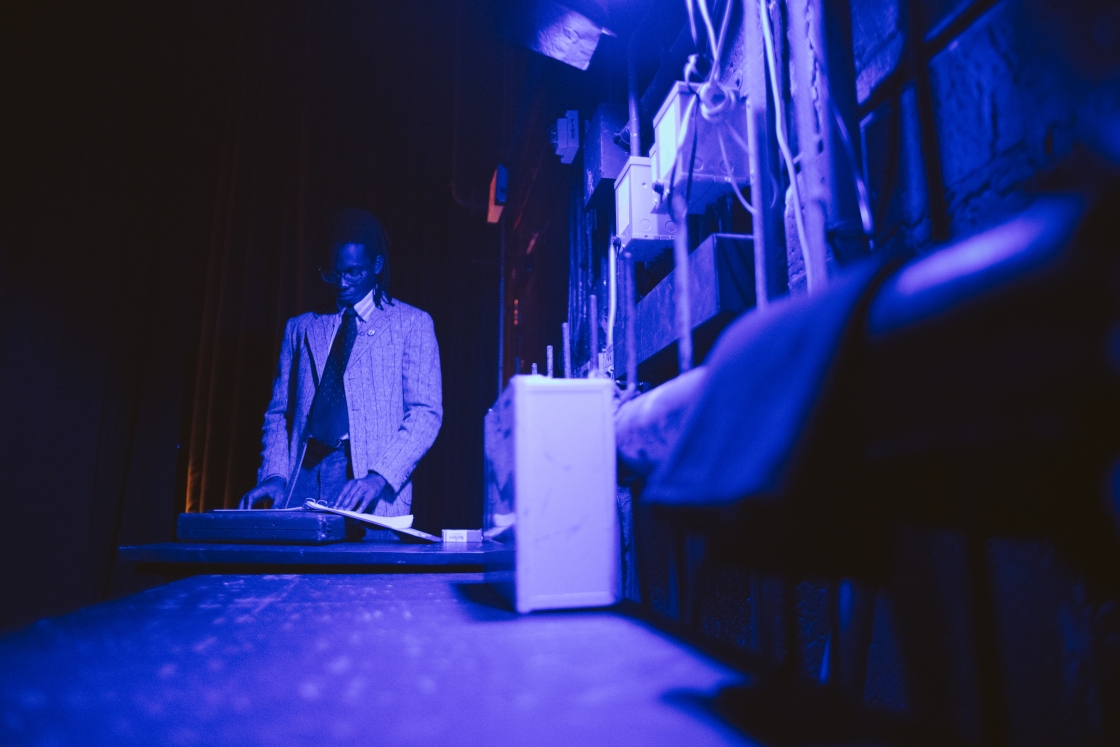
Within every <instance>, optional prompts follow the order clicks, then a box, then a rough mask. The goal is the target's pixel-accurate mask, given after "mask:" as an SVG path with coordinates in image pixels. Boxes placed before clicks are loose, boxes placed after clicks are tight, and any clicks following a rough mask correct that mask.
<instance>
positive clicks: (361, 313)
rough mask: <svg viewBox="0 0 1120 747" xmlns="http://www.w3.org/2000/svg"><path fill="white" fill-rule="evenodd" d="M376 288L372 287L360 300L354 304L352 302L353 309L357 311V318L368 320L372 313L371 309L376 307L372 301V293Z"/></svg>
mask: <svg viewBox="0 0 1120 747" xmlns="http://www.w3.org/2000/svg"><path fill="white" fill-rule="evenodd" d="M376 290H377V289H376V288H374V289H373V290H371V291H370V292H369V293H367V294H366V295H365V296H364V297H363V298H362V300H361V301H358V302H357V303H356V304H354V311H356V312H357V313H358V318H359V319H361V320H362V321H363V322H368V321H369V318H370V316H372V315H373V310H374V309H375V308H376V305H375V304H374V301H373V294H374V291H376Z"/></svg>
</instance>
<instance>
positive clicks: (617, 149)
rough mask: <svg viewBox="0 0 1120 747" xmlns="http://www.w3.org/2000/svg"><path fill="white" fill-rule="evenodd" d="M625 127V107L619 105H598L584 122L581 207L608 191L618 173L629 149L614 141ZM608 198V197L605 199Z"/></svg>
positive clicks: (620, 171) (627, 155) (624, 162)
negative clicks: (587, 121)
mask: <svg viewBox="0 0 1120 747" xmlns="http://www.w3.org/2000/svg"><path fill="white" fill-rule="evenodd" d="M625 126H626V107H625V106H624V105H622V104H600V105H599V107H598V108H597V109H596V110H595V115H594V116H593V117H591V121H590V122H589V123H588V125H587V137H586V138H584V143H583V177H584V178H583V206H584V207H585V208H586V207H587V206H589V205H590V204H591V200H592V199H593V198H595V196H596V195H597V194H599V193H602V192H608V193H609V192H610V188H611V187H613V186H614V181H615V179H617V178H618V175H619V174H620V173H622V167H623V166H625V165H626V159H627V158H628V157H629V155H630V154H629V152H628V151H627V150H625V149H623V147H622V146H621V145H619V144H618V143H616V142H615V137H616V136H617V135H618V133H619V132H620V131H621V130H622V128H623V127H625ZM608 199H609V198H608Z"/></svg>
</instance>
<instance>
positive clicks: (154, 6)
mask: <svg viewBox="0 0 1120 747" xmlns="http://www.w3.org/2000/svg"><path fill="white" fill-rule="evenodd" d="M465 5H466V6H469V4H465ZM468 16H469V14H467V13H466V12H465V11H462V10H460V9H459V8H458V6H457V5H456V4H454V3H446V2H438V1H435V0H419V1H414V2H409V3H393V4H386V3H371V2H360V3H359V2H352V3H330V4H312V3H298V2H286V3H269V4H267V5H258V4H248V3H245V4H217V3H215V4H200V5H196V4H188V3H182V4H177V3H166V4H165V3H140V2H125V3H117V4H113V5H111V6H105V7H96V8H81V7H74V6H71V5H67V6H65V7H61V6H52V5H48V4H43V3H5V4H4V5H3V8H2V10H0V29H2V31H0V33H2V34H3V38H2V39H0V55H2V63H0V69H2V71H3V73H2V75H3V81H2V86H3V88H2V91H0V95H2V101H3V104H2V105H0V132H2V134H3V141H4V142H3V146H2V148H0V153H2V156H0V157H2V159H3V162H2V165H0V173H2V174H3V184H4V194H3V199H2V203H0V204H2V205H3V207H2V211H0V500H2V501H3V519H2V520H0V547H2V548H3V549H2V550H0V552H2V556H0V557H2V558H3V572H2V577H0V578H2V581H0V599H2V600H3V601H2V603H0V629H8V628H12V627H15V626H18V625H21V624H24V623H26V622H29V621H31V620H33V619H36V618H38V617H41V616H43V615H48V614H56V613H61V612H64V611H68V610H70V609H73V608H75V607H77V606H80V605H83V604H89V603H94V602H97V601H100V600H102V599H105V598H107V597H109V596H113V595H116V594H119V593H124V592H127V591H129V590H131V589H133V588H136V585H137V583H139V581H138V580H137V579H134V578H131V577H130V576H129V572H128V570H127V569H125V568H122V567H117V566H116V564H115V562H114V557H115V548H116V547H117V546H118V545H119V544H128V543H136V542H151V541H162V540H169V539H171V538H172V537H173V532H174V523H175V517H176V515H177V514H178V512H179V511H182V510H184V509H186V508H190V509H192V510H198V509H200V508H215V507H221V506H224V505H225V506H228V505H230V504H231V503H232V502H234V501H236V500H237V498H238V497H239V496H240V494H241V493H242V492H244V491H245V490H246V489H248V488H249V487H251V486H252V484H253V482H254V480H255V470H256V467H257V464H258V459H259V456H258V454H259V448H260V440H259V438H260V424H261V418H262V414H263V411H264V406H265V404H266V402H267V398H268V395H269V386H270V381H271V377H272V371H273V367H274V365H275V360H276V355H277V352H278V346H279V336H280V333H281V331H282V329H283V324H284V320H285V319H287V318H288V317H290V316H292V315H295V314H298V313H301V312H303V311H306V310H308V309H311V308H315V307H317V306H321V305H322V304H323V303H329V296H328V295H326V294H325V293H324V288H323V287H322V283H321V282H320V281H318V280H317V277H316V273H315V267H316V266H317V263H316V253H317V252H318V250H319V249H320V236H321V234H322V232H323V229H324V226H325V224H326V222H327V220H328V218H329V215H330V214H331V213H332V212H333V211H334V210H336V209H338V208H340V207H344V206H351V205H353V206H359V207H363V208H366V209H368V210H370V211H371V212H373V213H374V214H375V215H378V216H379V217H381V219H382V220H383V222H384V223H385V225H386V228H387V230H388V233H389V235H390V239H391V241H392V247H391V251H390V261H391V268H392V286H391V291H392V293H393V294H394V295H396V296H398V297H399V298H401V299H402V300H404V301H406V302H408V303H410V304H414V305H416V306H419V307H420V308H422V309H424V310H426V311H428V312H429V313H431V315H432V317H433V318H434V321H435V326H436V333H437V336H438V338H439V344H440V352H441V355H442V365H443V380H444V407H445V416H444V424H443V429H442V431H441V434H440V436H439V439H438V440H437V442H436V445H435V446H434V448H433V449H432V451H431V452H430V453H429V455H428V456H427V457H426V458H425V460H424V461H423V462H422V463H421V466H420V468H419V469H418V471H417V473H416V476H415V482H416V498H415V502H414V511H415V513H416V514H417V522H418V524H419V526H421V527H422V528H425V529H429V530H433V529H435V530H438V529H439V528H440V527H445V526H478V525H479V521H480V513H481V458H482V457H481V423H482V416H483V414H484V413H485V410H486V408H487V406H488V405H489V403H490V402H492V401H493V398H494V396H495V394H496V391H495V388H496V379H497V370H496V359H497V347H496V330H497V307H498V304H497V288H498V275H497V261H496V260H497V246H498V240H497V232H496V228H495V227H493V226H488V225H487V224H486V223H485V222H484V221H483V220H482V219H481V218H480V217H479V215H478V208H479V205H478V203H479V200H480V196H481V197H482V198H484V197H485V190H486V187H487V186H488V182H489V176H490V173H492V170H493V168H494V162H495V154H494V146H493V137H496V133H497V132H498V130H499V127H498V123H497V122H496V121H495V120H496V119H497V117H496V116H495V114H494V111H495V109H494V108H493V107H487V106H485V104H486V101H487V97H488V96H489V97H490V98H489V100H490V101H491V102H493V101H494V100H495V99H496V97H497V93H495V92H496V91H498V90H499V89H498V88H497V86H498V83H499V81H500V68H499V67H498V66H497V61H498V59H499V58H498V56H497V53H496V52H495V51H494V50H495V49H497V46H496V42H495V41H494V40H492V39H490V38H488V37H487V36H486V33H487V31H486V26H485V24H484V23H482V22H481V21H478V20H477V19H472V18H470V17H468ZM457 29H465V31H462V32H459V33H457ZM465 52H466V53H469V54H470V56H471V59H470V63H471V64H468V65H460V66H456V65H455V64H454V62H455V59H456V55H460V56H462V55H463V54H464V53H465ZM456 70H459V72H456ZM456 86H458V87H459V90H466V91H469V96H459V97H457V96H455V95H454V94H455V91H456ZM464 102H465V104H466V105H465V106H464V105H463V104H464ZM457 107H458V109H459V110H457ZM455 123H458V125H457V126H456V124H455ZM456 127H457V129H458V131H459V132H460V133H461V136H460V137H459V138H458V139H456V138H455V137H453V136H452V135H453V130H454V129H456ZM487 133H493V134H491V135H490V138H491V139H490V140H487ZM453 179H454V180H455V185H454V188H452V187H453V185H452V180H453ZM456 197H458V199H459V201H460V202H462V203H466V205H463V204H456ZM471 203H473V204H471Z"/></svg>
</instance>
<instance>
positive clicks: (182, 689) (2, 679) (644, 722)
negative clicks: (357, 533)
mask: <svg viewBox="0 0 1120 747" xmlns="http://www.w3.org/2000/svg"><path fill="white" fill-rule="evenodd" d="M320 549H322V548H320ZM742 681H743V677H742V676H741V675H739V674H737V673H736V672H734V671H733V670H731V669H729V668H727V667H725V666H723V665H721V664H719V663H717V662H715V661H713V660H711V659H708V658H705V657H704V656H701V655H699V654H697V653H696V652H694V651H693V650H690V649H689V648H687V647H685V646H684V645H682V644H680V643H678V642H676V641H674V640H673V639H671V638H669V637H667V636H665V635H663V634H661V633H659V632H657V631H656V630H654V629H652V628H650V627H648V626H647V625H645V624H644V623H642V622H640V621H638V620H635V619H632V618H630V617H627V616H625V615H623V614H620V613H618V612H616V611H609V610H601V611H579V612H563V613H537V614H533V615H523V616H518V615H516V614H514V613H513V612H511V611H510V610H509V609H507V608H506V607H505V606H504V604H503V602H502V601H501V600H500V598H498V597H497V596H495V595H494V594H493V593H492V592H491V591H490V589H489V587H487V586H486V585H485V584H483V583H482V576H481V574H468V573H460V574H444V573H423V574H415V573H414V574H377V573H373V574H339V575H334V574H310V575H287V574H283V575H252V576H248V575H199V576H194V577H191V578H187V579H183V580H180V581H176V582H173V583H169V584H166V585H164V586H160V587H158V588H155V589H150V590H148V591H145V592H141V593H139V594H134V595H132V596H130V597H126V598H124V599H120V600H117V601H113V602H107V603H104V604H99V605H96V606H93V607H89V608H87V609H84V610H81V611H78V612H75V613H73V614H70V615H66V616H64V617H59V618H53V619H46V620H42V621H40V622H38V623H36V624H35V625H32V626H30V627H28V628H26V629H24V630H22V631H19V632H16V633H14V634H11V635H8V636H7V637H5V638H2V639H0V713H2V714H3V721H0V742H3V743H4V744H6V745H22V744H57V745H114V747H116V746H121V745H134V744H136V745H140V744H143V745H150V744H164V745H182V746H184V747H189V746H190V745H208V746H210V745H214V746H221V745H270V746H273V747H275V746H281V745H335V744H338V745H350V744H362V745H367V744H393V745H417V744H424V745H428V744H440V745H484V744H485V745H521V744H525V745H612V746H617V745H630V744H635V745H690V746H691V745H732V744H750V742H748V741H747V740H746V738H745V737H743V736H742V735H741V734H740V733H739V732H737V731H735V730H733V729H731V728H730V727H729V726H727V725H726V724H725V723H724V722H723V721H721V720H720V719H719V718H718V717H716V716H715V715H713V712H712V711H711V710H709V709H708V707H707V706H706V705H705V704H706V703H707V702H708V699H709V698H710V697H711V696H712V695H714V694H715V693H716V692H717V691H718V690H719V688H721V687H723V686H727V685H735V684H740V683H742Z"/></svg>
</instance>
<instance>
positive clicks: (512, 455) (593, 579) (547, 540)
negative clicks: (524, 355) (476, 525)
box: [483, 376, 620, 612]
mask: <svg viewBox="0 0 1120 747" xmlns="http://www.w3.org/2000/svg"><path fill="white" fill-rule="evenodd" d="M613 389H614V382H612V381H610V380H609V379H550V378H546V377H544V376H514V377H513V378H512V379H510V383H509V386H508V387H507V388H506V390H505V391H504V392H503V393H502V396H501V397H500V398H499V399H498V402H497V403H496V404H495V405H494V407H493V408H491V410H490V412H488V413H487V414H486V428H485V430H486V510H485V517H484V520H483V534H484V535H485V536H486V537H487V538H489V539H493V540H496V541H498V542H504V543H507V544H511V545H512V546H513V548H514V552H513V561H512V563H511V564H510V565H508V566H505V567H496V568H495V567H490V568H488V569H487V572H486V580H487V581H488V582H489V583H491V584H493V585H494V586H495V587H496V588H497V589H498V591H499V592H500V593H502V594H503V595H504V596H505V597H506V598H507V599H509V601H510V603H511V604H512V605H513V606H514V607H515V608H516V609H517V611H518V612H531V611H533V610H543V609H565V608H576V607H602V606H606V605H611V604H615V603H616V602H618V600H619V575H620V566H619V563H620V560H619V535H618V531H619V530H618V513H617V508H616V485H617V477H616V474H615V467H616V456H615V444H614V418H613V414H612V398H613V396H614V392H613Z"/></svg>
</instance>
